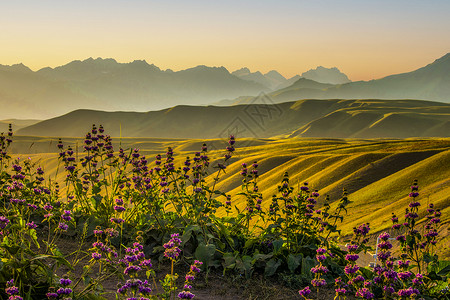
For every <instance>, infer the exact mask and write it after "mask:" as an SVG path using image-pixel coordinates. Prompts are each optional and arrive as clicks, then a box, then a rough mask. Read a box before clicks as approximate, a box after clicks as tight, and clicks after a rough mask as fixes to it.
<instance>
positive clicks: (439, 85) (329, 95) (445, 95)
mask: <svg viewBox="0 0 450 300" xmlns="http://www.w3.org/2000/svg"><path fill="white" fill-rule="evenodd" d="M299 80H304V78H301V79H299ZM268 96H269V97H270V98H271V101H272V102H274V103H280V102H285V101H294V100H299V99H311V98H315V99H420V100H431V101H441V102H446V103H450V53H448V54H446V55H444V56H443V57H441V58H439V59H437V60H435V61H434V62H433V63H431V64H428V65H427V66H425V67H422V68H420V69H417V70H415V71H412V72H408V73H402V74H397V75H390V76H387V77H384V78H381V79H376V80H370V81H355V82H349V83H344V84H337V85H331V86H328V87H326V86H308V87H298V86H296V83H294V84H293V85H292V86H290V87H287V88H285V89H282V90H278V91H274V92H271V93H269V94H268ZM257 98H258V97H246V98H242V97H240V98H236V99H234V100H231V101H226V102H225V101H224V102H221V103H219V105H237V104H242V103H253V102H254V100H255V99H257Z"/></svg>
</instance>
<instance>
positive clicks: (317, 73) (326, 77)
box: [302, 66, 351, 84]
mask: <svg viewBox="0 0 450 300" xmlns="http://www.w3.org/2000/svg"><path fill="white" fill-rule="evenodd" d="M302 77H304V78H307V79H311V80H314V81H317V82H320V83H331V84H343V83H348V82H351V81H350V79H348V77H347V75H345V74H344V73H342V72H341V71H339V69H338V68H336V67H332V68H325V67H323V66H318V67H317V68H315V69H311V70H309V71H306V72H304V73H303V74H302Z"/></svg>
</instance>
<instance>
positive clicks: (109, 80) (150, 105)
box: [0, 58, 268, 118]
mask: <svg viewBox="0 0 450 300" xmlns="http://www.w3.org/2000/svg"><path fill="white" fill-rule="evenodd" d="M25 68H26V67H24V66H23V67H22V66H20V65H14V66H10V67H5V66H2V67H1V68H0V104H2V105H4V106H8V111H6V112H3V114H2V115H0V117H3V118H8V117H12V116H15V117H17V116H20V117H22V118H36V117H39V118H48V117H50V116H54V115H60V114H63V113H67V112H69V111H72V110H75V109H79V108H86V109H99V110H109V111H114V110H132V111H149V110H155V109H161V108H166V107H171V106H174V105H177V104H192V105H204V104H207V103H210V102H212V101H214V99H215V100H216V101H217V100H220V99H224V98H235V97H238V96H240V95H257V94H258V93H260V92H261V91H268V89H267V88H266V87H264V86H262V85H259V84H257V83H254V82H249V81H245V80H241V79H239V78H237V77H236V76H234V75H231V74H230V73H229V72H228V71H227V70H226V69H225V68H224V67H220V68H211V67H206V66H198V67H194V68H190V69H187V70H183V71H178V72H173V71H171V70H166V71H162V70H161V69H159V68H158V67H156V66H155V65H150V64H148V63H147V62H145V61H133V62H131V63H124V64H122V63H117V62H116V61H115V60H114V59H101V58H97V59H92V58H90V59H87V60H84V61H73V62H71V63H68V64H66V65H64V66H60V67H56V68H54V69H52V68H43V69H41V70H39V71H36V72H33V71H31V70H29V69H28V70H29V71H27V72H25ZM18 70H19V71H18ZM49 107H50V108H51V110H49V109H48V108H49Z"/></svg>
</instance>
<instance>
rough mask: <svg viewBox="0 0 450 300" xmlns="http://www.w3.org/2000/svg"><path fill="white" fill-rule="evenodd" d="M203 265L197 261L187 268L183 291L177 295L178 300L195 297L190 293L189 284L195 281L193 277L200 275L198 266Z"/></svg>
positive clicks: (190, 287)
mask: <svg viewBox="0 0 450 300" xmlns="http://www.w3.org/2000/svg"><path fill="white" fill-rule="evenodd" d="M202 264H203V263H202V262H201V261H199V260H195V261H194V263H193V264H192V265H191V267H190V268H189V272H188V273H187V274H186V276H185V282H184V286H183V291H181V292H180V293H178V298H179V299H192V298H194V297H195V295H194V294H193V293H192V292H191V289H192V286H191V283H192V281H193V280H194V279H195V275H196V274H197V273H200V271H201V270H200V266H201V265H202Z"/></svg>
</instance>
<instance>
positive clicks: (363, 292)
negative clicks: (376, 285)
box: [355, 288, 375, 299]
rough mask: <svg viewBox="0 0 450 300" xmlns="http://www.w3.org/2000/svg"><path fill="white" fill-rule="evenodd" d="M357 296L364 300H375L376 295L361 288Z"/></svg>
mask: <svg viewBox="0 0 450 300" xmlns="http://www.w3.org/2000/svg"><path fill="white" fill-rule="evenodd" d="M355 296H356V297H361V298H363V299H373V297H374V296H375V295H374V294H373V293H372V292H371V291H370V290H369V289H368V288H360V289H358V290H357V291H356V295H355Z"/></svg>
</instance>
